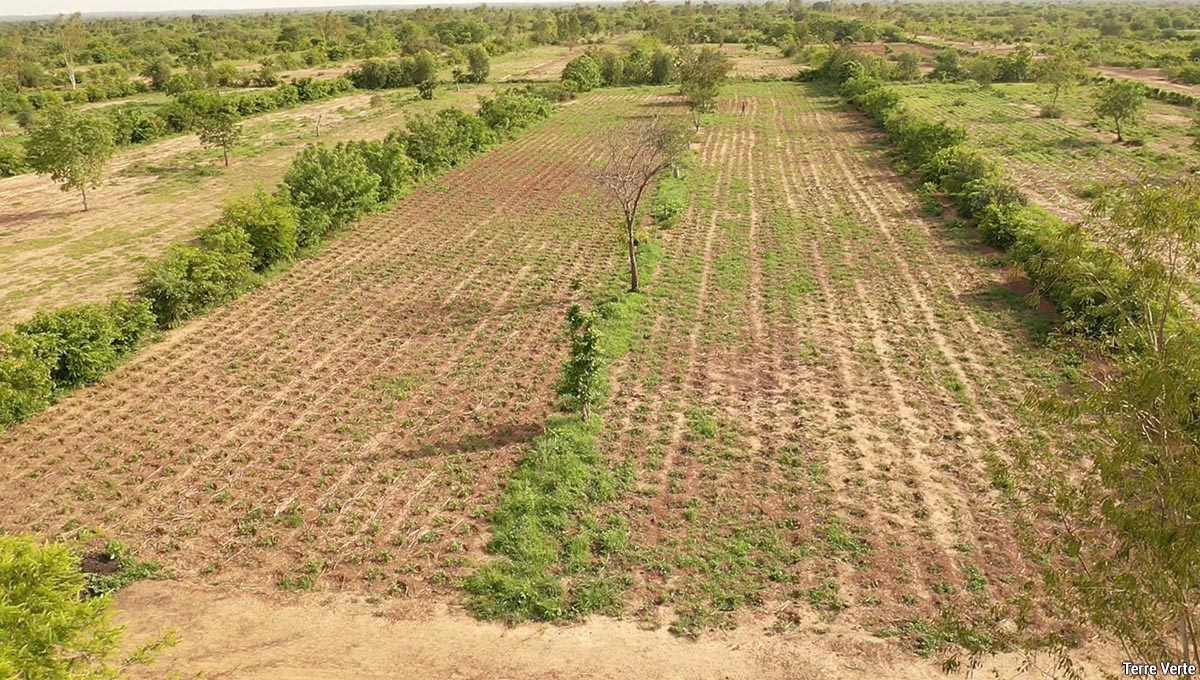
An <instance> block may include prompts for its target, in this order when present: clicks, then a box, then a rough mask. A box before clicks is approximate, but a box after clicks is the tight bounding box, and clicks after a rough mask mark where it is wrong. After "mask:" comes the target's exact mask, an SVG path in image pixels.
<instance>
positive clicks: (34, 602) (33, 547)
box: [0, 535, 175, 680]
mask: <svg viewBox="0 0 1200 680" xmlns="http://www.w3.org/2000/svg"><path fill="white" fill-rule="evenodd" d="M84 586H85V577H84V575H83V573H82V572H80V570H79V558H77V557H76V556H75V555H73V554H71V552H70V551H69V550H67V549H66V548H64V547H62V546H60V545H41V544H39V543H37V542H35V541H34V540H33V539H32V538H29V537H26V536H15V535H5V536H0V677H3V678H15V679H19V680H114V679H116V678H119V677H120V676H121V669H122V668H124V667H127V666H130V665H134V664H139V663H146V662H147V661H149V659H150V657H152V655H153V653H154V651H155V650H157V649H161V648H163V647H165V646H169V645H172V644H174V643H175V638H174V636H173V634H167V635H165V636H163V637H160V638H159V639H157V640H155V641H152V642H151V643H149V644H148V645H145V646H143V647H140V648H139V649H137V650H135V651H134V653H133V654H131V655H129V656H128V657H125V658H119V657H118V648H119V647H120V646H121V642H122V639H123V637H124V633H123V631H122V629H121V628H119V627H118V626H117V625H116V624H114V623H113V621H112V606H111V601H110V600H109V599H108V598H107V597H91V598H85V597H81V593H83V592H84Z"/></svg>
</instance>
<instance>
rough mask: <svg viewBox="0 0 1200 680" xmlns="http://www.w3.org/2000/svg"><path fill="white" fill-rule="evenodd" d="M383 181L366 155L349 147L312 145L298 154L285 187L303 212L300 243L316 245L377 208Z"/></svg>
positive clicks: (289, 198) (298, 210)
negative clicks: (325, 237) (333, 232)
mask: <svg viewBox="0 0 1200 680" xmlns="http://www.w3.org/2000/svg"><path fill="white" fill-rule="evenodd" d="M379 184H380V182H379V177H377V176H376V175H375V174H374V173H372V172H371V169H370V168H368V167H367V163H366V161H365V160H364V159H363V157H362V156H360V155H359V154H357V153H353V152H350V151H348V150H346V149H345V148H335V147H328V146H309V147H307V148H305V149H304V150H303V151H301V152H300V153H298V154H296V157H295V158H294V159H293V160H292V167H291V169H289V170H288V172H287V174H286V175H284V177H283V188H284V189H285V190H286V191H287V197H288V200H290V201H291V203H292V205H294V206H296V210H297V213H298V215H299V219H300V228H299V231H298V234H297V239H296V240H297V242H298V243H299V244H300V247H301V248H306V247H309V246H312V245H315V244H316V243H318V242H319V241H320V240H321V239H322V238H323V237H324V236H325V234H327V233H328V232H329V231H331V230H333V229H337V228H339V227H342V226H344V225H346V224H349V223H350V222H351V221H353V220H355V219H357V218H359V217H361V216H363V215H365V214H366V213H367V212H369V211H370V210H371V209H373V208H374V207H375V205H376V204H377V203H378V202H379V193H378V192H379Z"/></svg>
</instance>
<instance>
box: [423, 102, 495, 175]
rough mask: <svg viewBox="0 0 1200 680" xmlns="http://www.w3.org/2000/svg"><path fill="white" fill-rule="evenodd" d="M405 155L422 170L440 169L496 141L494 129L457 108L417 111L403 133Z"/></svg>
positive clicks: (427, 171) (438, 170)
mask: <svg viewBox="0 0 1200 680" xmlns="http://www.w3.org/2000/svg"><path fill="white" fill-rule="evenodd" d="M404 140H405V147H406V148H407V150H408V156H409V157H410V158H412V159H413V160H414V161H416V163H417V165H418V166H419V167H420V168H421V171H422V172H425V173H431V172H441V171H443V170H446V169H448V168H452V167H454V166H455V165H458V164H459V163H461V162H462V161H464V160H466V159H467V158H468V157H469V156H471V155H473V154H475V153H478V152H480V151H482V150H483V149H485V148H487V147H488V146H489V145H491V144H492V143H494V142H495V141H496V133H494V132H492V130H491V129H490V128H488V126H487V125H486V124H485V123H484V122H483V120H481V119H480V118H479V117H477V116H472V115H471V114H469V113H464V112H463V111H461V110H459V109H444V110H442V111H439V112H438V113H436V114H425V115H416V116H413V117H412V118H410V119H409V121H408V132H407V133H406V134H405V135H404Z"/></svg>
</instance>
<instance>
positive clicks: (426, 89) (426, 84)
mask: <svg viewBox="0 0 1200 680" xmlns="http://www.w3.org/2000/svg"><path fill="white" fill-rule="evenodd" d="M436 89H437V83H436V82H434V81H432V80H422V81H421V82H419V83H417V95H418V96H419V97H420V98H421V99H433V93H434V91H435V90H436Z"/></svg>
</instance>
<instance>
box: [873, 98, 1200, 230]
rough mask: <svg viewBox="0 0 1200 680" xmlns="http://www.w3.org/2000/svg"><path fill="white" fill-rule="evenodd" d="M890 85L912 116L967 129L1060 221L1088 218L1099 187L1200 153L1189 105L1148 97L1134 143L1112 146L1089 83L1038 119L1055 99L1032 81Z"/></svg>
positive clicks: (1198, 163)
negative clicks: (1054, 113)
mask: <svg viewBox="0 0 1200 680" xmlns="http://www.w3.org/2000/svg"><path fill="white" fill-rule="evenodd" d="M893 87H894V88H895V90H896V92H897V93H899V94H900V95H901V97H902V98H903V101H904V106H905V107H906V108H909V109H911V110H912V111H913V112H915V113H918V114H920V115H921V116H922V117H924V118H928V119H931V120H941V121H946V122H948V123H953V124H956V125H962V126H963V127H965V128H966V129H967V132H968V135H969V136H970V138H971V140H972V141H973V142H974V143H975V144H977V145H978V146H979V147H980V148H981V149H983V150H985V151H987V152H988V153H990V154H992V155H994V156H995V157H996V158H998V159H999V160H1000V161H1001V164H1002V165H1003V167H1004V169H1005V170H1006V175H1007V176H1008V177H1009V179H1010V180H1011V181H1012V182H1013V183H1014V184H1016V185H1017V186H1019V187H1020V188H1021V189H1022V190H1023V191H1024V192H1026V193H1027V194H1028V195H1029V197H1030V199H1031V200H1033V202H1034V203H1037V204H1038V205H1040V206H1042V207H1044V208H1046V209H1047V210H1050V211H1051V212H1054V213H1055V214H1057V215H1059V216H1060V217H1063V218H1064V219H1068V220H1079V219H1081V218H1082V217H1083V216H1085V215H1086V214H1087V212H1088V208H1089V205H1090V199H1091V198H1092V197H1094V196H1095V193H1096V187H1097V185H1100V184H1106V183H1111V182H1115V181H1121V180H1134V179H1137V177H1138V176H1139V175H1140V174H1142V173H1149V174H1174V173H1181V172H1188V171H1191V170H1194V169H1195V168H1197V167H1200V151H1197V150H1196V148H1195V147H1193V146H1192V140H1191V138H1190V137H1189V136H1188V135H1189V129H1190V126H1191V125H1192V115H1193V112H1192V111H1191V110H1190V109H1188V108H1187V107H1183V106H1176V105H1172V104H1167V103H1164V102H1160V101H1155V100H1146V105H1145V113H1144V116H1143V117H1142V118H1141V120H1139V121H1137V122H1135V123H1133V124H1130V125H1128V128H1127V129H1126V130H1125V136H1126V138H1127V139H1129V140H1135V141H1134V142H1132V143H1125V144H1122V143H1118V142H1116V141H1115V139H1116V133H1115V128H1113V124H1112V121H1110V120H1102V119H1100V118H1098V117H1097V116H1096V115H1095V114H1094V113H1093V111H1092V104H1093V102H1094V93H1095V90H1096V87H1095V86H1092V85H1081V86H1077V87H1074V88H1072V89H1070V90H1068V91H1067V92H1066V93H1064V94H1063V95H1062V96H1061V97H1060V99H1059V105H1060V106H1061V107H1062V109H1063V115H1062V117H1061V118H1043V117H1040V115H1039V113H1040V111H1041V108H1042V107H1043V106H1046V105H1048V104H1050V103H1051V101H1052V100H1053V94H1052V93H1051V92H1049V91H1047V89H1046V88H1045V87H1039V86H1037V85H1033V84H1023V83H1003V84H1001V83H997V84H993V85H991V86H988V87H979V86H978V85H974V84H970V83H966V84H957V83H944V84H938V83H923V84H914V85H895V86H893Z"/></svg>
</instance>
